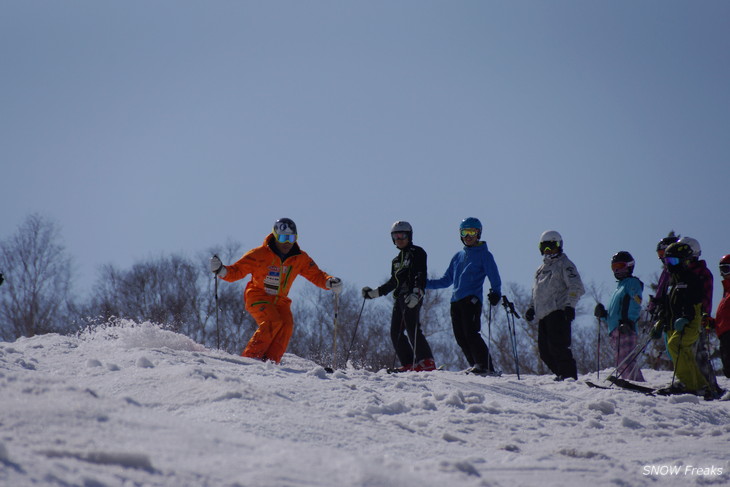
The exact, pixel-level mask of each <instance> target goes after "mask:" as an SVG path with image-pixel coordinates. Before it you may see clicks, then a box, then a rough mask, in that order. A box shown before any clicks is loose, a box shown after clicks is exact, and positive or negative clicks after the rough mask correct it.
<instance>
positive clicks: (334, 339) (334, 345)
mask: <svg viewBox="0 0 730 487" xmlns="http://www.w3.org/2000/svg"><path fill="white" fill-rule="evenodd" d="M334 311H335V317H334V323H333V326H332V369H333V370H334V369H335V368H336V367H337V327H338V323H337V315H338V313H339V312H340V295H339V294H338V293H335V310H334Z"/></svg>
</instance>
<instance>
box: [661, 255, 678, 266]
mask: <svg viewBox="0 0 730 487" xmlns="http://www.w3.org/2000/svg"><path fill="white" fill-rule="evenodd" d="M680 262H682V259H680V258H679V257H664V263H665V264H667V265H679V263H680Z"/></svg>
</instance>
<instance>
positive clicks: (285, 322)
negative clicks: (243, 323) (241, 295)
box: [241, 301, 294, 364]
mask: <svg viewBox="0 0 730 487" xmlns="http://www.w3.org/2000/svg"><path fill="white" fill-rule="evenodd" d="M290 305H291V303H289V302H281V301H280V302H278V303H276V304H272V303H270V302H261V301H259V302H257V303H254V304H253V305H251V306H249V308H248V312H249V313H250V314H251V316H253V319H254V320H256V323H258V325H259V327H258V329H257V330H256V332H255V333H254V334H253V336H252V337H251V339H250V340H249V341H248V344H247V345H246V348H245V349H244V350H243V353H242V354H241V355H242V356H244V357H250V358H255V359H258V360H273V361H274V362H276V363H277V364H278V363H279V362H280V361H281V357H282V356H283V355H284V352H286V347H287V346H288V345H289V340H290V339H291V335H292V332H293V331H294V318H293V317H292V314H291V309H290Z"/></svg>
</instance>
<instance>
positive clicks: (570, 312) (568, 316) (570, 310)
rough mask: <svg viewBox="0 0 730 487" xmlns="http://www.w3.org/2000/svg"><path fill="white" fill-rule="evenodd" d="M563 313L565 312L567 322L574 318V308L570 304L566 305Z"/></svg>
mask: <svg viewBox="0 0 730 487" xmlns="http://www.w3.org/2000/svg"><path fill="white" fill-rule="evenodd" d="M563 313H565V319H566V320H568V323H572V322H573V320H574V319H575V308H574V307H572V306H566V307H565V309H564V310H563Z"/></svg>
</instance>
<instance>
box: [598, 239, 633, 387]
mask: <svg viewBox="0 0 730 487" xmlns="http://www.w3.org/2000/svg"><path fill="white" fill-rule="evenodd" d="M634 264H635V263H634V258H633V257H632V256H631V254H630V253H629V252H626V251H625V250H622V251H620V252H617V253H616V254H615V255H614V256H613V257H612V258H611V269H612V270H613V276H614V277H615V278H616V279H617V280H618V285H617V286H616V290H615V291H614V292H613V295H612V296H611V301H609V303H608V309H606V308H605V307H604V306H603V304H601V303H597V304H596V308H595V310H594V314H595V316H596V318H599V319H605V320H606V323H607V324H608V336H609V338H610V339H611V345H612V346H613V349H614V350H615V351H616V366H617V367H618V365H619V364H621V363H622V362H623V361H624V359H625V358H626V356H627V355H629V354H630V353H631V352H632V351H633V350H634V348H635V347H636V343H637V341H638V334H637V333H638V328H637V326H636V323H637V321H638V320H639V313H641V299H642V293H643V292H644V283H643V282H641V280H640V279H639V278H638V277H635V276H634V275H633V273H634ZM619 373H620V375H619V377H620V378H622V379H626V380H633V381H637V382H644V376H643V375H642V373H641V368H640V367H639V364H638V361H634V362H632V363H630V364H625V366H623V367H622V368H621V370H619Z"/></svg>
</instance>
